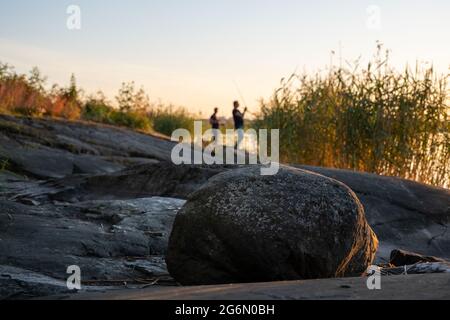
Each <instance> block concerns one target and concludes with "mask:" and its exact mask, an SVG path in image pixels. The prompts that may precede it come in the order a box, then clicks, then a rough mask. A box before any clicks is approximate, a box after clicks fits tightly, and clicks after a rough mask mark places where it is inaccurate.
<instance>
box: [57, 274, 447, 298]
mask: <svg viewBox="0 0 450 320" xmlns="http://www.w3.org/2000/svg"><path fill="white" fill-rule="evenodd" d="M51 299H71V300H359V299H363V300H417V299H419V300H450V274H449V273H445V274H430V275H408V276H389V277H382V280H381V290H369V289H367V285H366V278H363V277H361V278H339V279H323V280H307V281H288V282H271V283H255V284H233V285H220V286H200V287H170V288H169V287H165V288H164V287H151V288H147V289H142V290H128V291H123V290H119V291H109V292H106V293H92V294H77V295H66V296H55V297H51Z"/></svg>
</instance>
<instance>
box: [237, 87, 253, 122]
mask: <svg viewBox="0 0 450 320" xmlns="http://www.w3.org/2000/svg"><path fill="white" fill-rule="evenodd" d="M233 83H234V85H235V87H236V90H237V92H238V94H239V96H240V99H241V100H242V102H243V103H244V107H245V109H246V110H247V112H248V113H250V114H251V115H253V116H255V117H256V115H255V114H254V113H253V112H251V111H250V110H249V108H248V106H247V103H246V102H245V98H244V95H243V94H242V91H241V89H240V88H239V86H238V84H237V82H236V80H233Z"/></svg>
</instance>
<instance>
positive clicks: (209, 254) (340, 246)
mask: <svg viewBox="0 0 450 320" xmlns="http://www.w3.org/2000/svg"><path fill="white" fill-rule="evenodd" d="M377 246H378V240H377V238H376V235H375V234H374V233H373V231H372V230H371V228H370V227H369V225H368V224H367V222H366V219H365V216H364V210H363V208H362V206H361V204H360V202H359V200H358V198H357V197H356V196H355V194H354V193H353V191H351V190H350V189H349V188H348V187H347V186H345V185H344V184H342V183H340V182H338V181H336V180H333V179H330V178H326V177H324V176H321V175H318V174H315V173H312V172H309V171H304V170H301V169H295V168H291V167H287V166H281V168H280V171H279V173H278V174H277V175H275V176H261V175H260V168H259V167H258V166H252V167H245V168H240V169H236V170H231V171H228V172H225V173H222V174H219V175H217V176H214V177H212V178H211V179H210V180H209V181H208V182H207V183H206V184H205V185H204V186H203V187H202V188H200V189H199V190H198V191H196V192H195V193H193V194H192V195H191V196H190V198H189V200H188V202H187V203H186V205H185V206H184V207H183V208H182V209H181V211H180V212H179V213H178V215H177V217H176V219H175V224H174V228H173V230H172V234H171V237H170V240H169V249H168V254H167V257H166V261H167V265H168V268H169V272H170V273H171V275H172V276H173V277H174V278H175V279H176V280H177V281H178V282H179V283H181V284H183V285H200V284H220V283H239V282H262V281H277V280H293V279H311V278H328V277H335V276H350V275H360V274H361V273H363V272H364V271H365V270H366V268H367V267H368V266H369V265H370V264H371V263H372V261H373V259H374V256H375V252H376V250H377Z"/></svg>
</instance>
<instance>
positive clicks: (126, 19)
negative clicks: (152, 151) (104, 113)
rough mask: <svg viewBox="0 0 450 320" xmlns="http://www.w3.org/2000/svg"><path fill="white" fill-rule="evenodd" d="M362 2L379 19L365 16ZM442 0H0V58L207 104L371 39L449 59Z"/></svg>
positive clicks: (449, 25) (254, 91)
mask: <svg viewBox="0 0 450 320" xmlns="http://www.w3.org/2000/svg"><path fill="white" fill-rule="evenodd" d="M72 4H74V5H78V6H79V7H80V8H81V19H82V20H81V21H82V27H81V30H77V31H71V30H68V29H67V27H66V20H67V18H68V14H67V13H66V9H67V7H68V6H69V5H72ZM370 5H376V6H378V7H379V8H380V10H381V11H380V12H381V25H380V26H381V28H380V29H379V30H373V29H370V28H368V27H367V26H366V22H367V20H368V19H369V14H368V13H367V12H366V10H367V8H368V7H369V6H370ZM449 16H450V1H445V0H432V1H406V0H372V1H366V0H359V1H357V0H347V1H345V2H343V1H331V0H328V1H325V0H318V1H314V2H312V1H299V0H297V1H295V0H278V1H275V0H273V1H268V0H247V1H246V0H241V1H238V0H228V1H225V0H222V1H215V0H209V1H207V0H192V1H187V0H184V1H182V0H165V1H162V0H161V1H159V0H158V1H156V0H154V1H151V0H150V1H149V0H147V1H146V0H132V1H125V0H78V1H76V0H72V1H66V0H61V1H57V2H56V1H54V0H15V1H6V0H0V61H2V62H7V63H10V64H12V65H14V66H15V67H16V70H17V71H18V72H27V71H28V70H30V69H31V67H33V66H38V67H39V68H40V69H41V71H42V72H43V73H44V74H45V75H47V76H48V78H49V83H50V84H52V83H58V84H60V85H66V84H67V83H68V81H69V77H70V74H71V73H75V74H76V76H77V79H78V82H79V85H80V86H81V87H83V89H85V91H87V92H88V93H93V92H96V91H97V90H99V89H101V90H103V91H104V92H105V93H106V94H107V95H108V96H109V97H110V98H112V97H114V95H115V93H116V92H117V90H118V88H119V87H120V85H121V83H122V82H124V81H135V82H136V84H137V86H143V87H144V88H145V90H146V91H147V92H148V93H149V95H150V98H151V100H153V101H156V100H158V99H160V100H162V102H164V103H173V104H175V105H181V106H184V107H187V108H188V109H189V110H190V111H193V112H198V111H202V112H203V114H209V113H210V111H211V110H212V108H214V107H215V106H218V107H219V108H221V109H222V112H223V113H226V112H228V111H227V109H229V108H230V109H231V102H232V101H233V100H235V99H240V97H239V95H238V92H237V90H236V87H235V85H234V81H236V82H237V83H238V85H239V87H240V89H241V91H242V93H243V94H244V97H245V99H246V101H247V104H248V105H249V107H251V108H252V109H253V110H256V109H257V106H258V103H257V100H258V99H259V98H261V97H262V98H268V97H270V96H271V94H272V92H273V90H274V89H275V88H276V87H277V85H278V84H279V81H280V79H281V78H282V77H285V76H289V75H290V74H291V73H292V72H293V71H294V70H295V69H298V70H305V71H307V72H314V71H316V70H318V69H324V68H325V67H326V66H327V65H328V64H329V62H330V52H331V50H336V51H339V46H341V48H342V56H343V58H344V59H354V58H357V57H358V56H360V55H362V56H363V57H364V58H370V57H371V56H372V55H373V53H374V52H375V47H376V41H377V40H380V41H381V42H383V43H384V44H385V47H386V48H389V49H391V50H392V54H391V56H392V63H393V64H394V65H395V66H397V67H398V68H402V67H403V66H404V65H405V64H406V63H407V62H408V63H411V64H413V63H415V61H416V60H417V59H418V60H420V61H422V60H424V61H429V62H433V63H434V65H435V67H436V69H437V70H438V71H439V72H441V73H448V71H449V69H448V68H449V65H450V59H449V58H450V41H449V40H450V39H449V38H450V37H449V32H450V19H449V18H448V17H449Z"/></svg>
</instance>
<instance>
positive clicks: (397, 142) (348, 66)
mask: <svg viewBox="0 0 450 320" xmlns="http://www.w3.org/2000/svg"><path fill="white" fill-rule="evenodd" d="M372 60H373V61H372V62H370V63H369V64H368V65H367V66H365V67H361V66H360V63H359V61H354V62H351V63H348V62H346V63H345V66H339V67H331V68H330V69H329V70H326V71H325V72H321V73H317V74H315V75H304V74H293V75H292V76H291V77H290V78H289V79H283V80H282V82H281V85H280V88H279V89H278V90H276V91H275V93H274V95H273V97H272V99H270V100H269V101H262V102H261V113H260V114H259V116H258V118H257V120H256V121H255V123H254V125H255V127H256V128H279V129H280V154H281V161H282V162H285V163H286V162H287V163H301V164H308V165H314V166H323V167H334V168H341V169H351V170H358V171H365V172H372V173H377V174H381V175H389V176H397V177H402V178H406V179H411V180H416V181H419V182H424V183H428V184H433V185H437V186H445V187H448V186H449V182H450V106H449V101H450V99H449V98H450V96H449V91H448V88H447V80H448V75H438V74H436V73H435V71H434V70H433V67H432V66H430V65H427V64H423V65H419V64H417V65H416V66H415V67H414V68H413V70H411V68H409V67H406V68H405V70H403V71H402V72H399V71H396V70H395V69H394V68H392V67H391V66H390V64H389V51H385V50H383V48H382V46H381V45H378V50H377V54H376V55H375V57H374V59H372Z"/></svg>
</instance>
